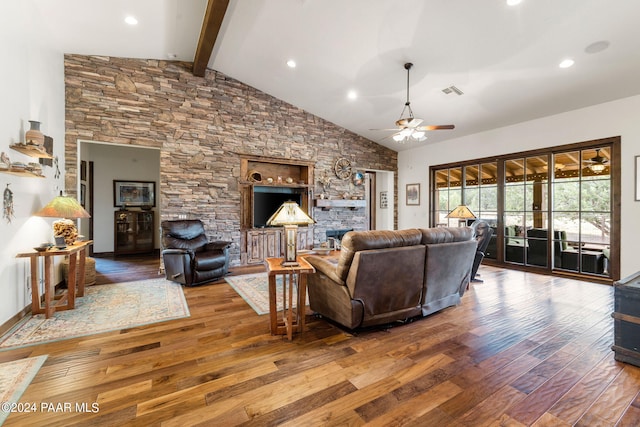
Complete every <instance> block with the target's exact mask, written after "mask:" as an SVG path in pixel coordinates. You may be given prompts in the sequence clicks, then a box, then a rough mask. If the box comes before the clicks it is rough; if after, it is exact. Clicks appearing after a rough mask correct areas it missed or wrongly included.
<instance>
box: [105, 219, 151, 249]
mask: <svg viewBox="0 0 640 427" xmlns="http://www.w3.org/2000/svg"><path fill="white" fill-rule="evenodd" d="M154 230H155V227H154V212H153V211H116V212H114V242H113V253H114V255H124V254H139V253H149V252H153V249H154V247H155V232H154Z"/></svg>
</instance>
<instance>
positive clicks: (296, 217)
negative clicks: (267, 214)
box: [267, 200, 315, 225]
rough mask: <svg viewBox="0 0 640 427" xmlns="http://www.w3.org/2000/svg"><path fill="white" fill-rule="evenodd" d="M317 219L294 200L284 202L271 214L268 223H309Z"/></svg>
mask: <svg viewBox="0 0 640 427" xmlns="http://www.w3.org/2000/svg"><path fill="white" fill-rule="evenodd" d="M314 223H315V221H314V220H313V219H312V218H310V217H309V215H307V214H306V213H304V211H303V210H302V209H300V206H298V204H297V203H296V202H294V201H291V200H289V201H286V202H284V203H283V204H282V205H281V206H280V207H279V208H278V210H277V211H276V212H275V213H274V214H273V215H271V218H269V220H268V221H267V225H307V224H314Z"/></svg>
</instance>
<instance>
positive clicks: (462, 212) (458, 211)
mask: <svg viewBox="0 0 640 427" xmlns="http://www.w3.org/2000/svg"><path fill="white" fill-rule="evenodd" d="M475 217H476V216H475V214H474V213H473V212H471V209H469V208H468V207H467V206H465V205H459V206H458V207H456V208H455V209H454V210H452V211H451V212H449V213H448V214H447V216H446V218H458V219H470V218H475Z"/></svg>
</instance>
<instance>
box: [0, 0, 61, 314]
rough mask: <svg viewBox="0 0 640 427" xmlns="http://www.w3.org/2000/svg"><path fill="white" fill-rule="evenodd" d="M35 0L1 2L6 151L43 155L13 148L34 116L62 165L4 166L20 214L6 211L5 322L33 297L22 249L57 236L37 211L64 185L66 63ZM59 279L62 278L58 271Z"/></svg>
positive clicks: (1, 126) (1, 176)
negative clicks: (37, 171)
mask: <svg viewBox="0 0 640 427" xmlns="http://www.w3.org/2000/svg"><path fill="white" fill-rule="evenodd" d="M33 10H34V6H33V2H32V1H30V0H25V1H19V2H18V1H12V2H8V1H3V2H0V56H1V57H2V58H3V61H2V67H0V82H2V96H0V152H5V153H6V154H7V155H9V157H10V158H11V160H12V161H21V162H24V163H28V162H33V161H37V159H33V158H31V157H28V156H25V155H23V154H21V153H19V152H17V151H15V150H12V149H10V148H9V145H10V144H13V143H17V142H21V141H23V140H24V133H25V131H26V130H28V129H29V122H28V121H29V120H38V121H40V122H41V123H42V125H41V128H40V129H41V130H42V131H43V133H44V134H45V135H48V136H51V137H52V138H53V149H54V155H55V156H57V157H58V160H59V162H58V163H59V165H60V168H61V171H60V172H61V174H60V178H58V179H55V178H54V173H55V168H52V167H44V174H45V177H46V178H45V179H41V178H27V177H20V176H14V175H9V174H5V173H1V172H0V193H2V192H4V190H5V189H6V188H7V184H9V188H10V189H11V191H13V201H14V208H15V218H12V220H11V222H10V223H9V222H7V220H6V219H4V218H3V217H0V236H2V243H0V278H1V279H0V280H1V281H0V286H1V288H2V290H1V292H2V298H0V325H2V324H3V323H5V322H6V321H7V320H8V319H10V318H11V317H12V316H14V315H15V314H17V313H19V312H20V311H21V310H23V309H24V307H25V306H27V305H28V304H30V303H31V296H30V295H31V293H30V289H29V282H28V277H29V264H28V261H27V260H25V259H16V257H15V256H16V254H17V253H19V252H24V251H27V250H30V249H31V248H32V247H34V246H36V245H38V244H39V243H42V242H49V241H53V233H52V229H51V223H52V222H53V220H54V218H51V219H49V218H47V219H44V218H36V217H32V215H33V214H34V213H35V212H37V211H38V210H39V209H40V208H42V207H43V206H44V205H45V204H47V203H48V202H49V201H51V199H53V197H54V196H55V195H56V194H57V193H58V191H59V190H61V189H63V188H64V182H63V179H64V170H62V167H63V165H64V64H63V55H62V53H61V52H57V51H56V50H54V49H52V48H51V47H50V46H48V45H47V43H48V40H49V39H50V37H48V35H47V34H46V30H45V27H46V26H45V25H44V24H43V22H42V21H41V17H39V16H38V14H34V13H33ZM56 280H57V281H58V280H60V277H59V275H56Z"/></svg>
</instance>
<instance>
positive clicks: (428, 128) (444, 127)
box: [416, 125, 455, 130]
mask: <svg viewBox="0 0 640 427" xmlns="http://www.w3.org/2000/svg"><path fill="white" fill-rule="evenodd" d="M454 128H455V126H454V125H427V126H420V127H419V128H416V129H418V130H442V129H454Z"/></svg>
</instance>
